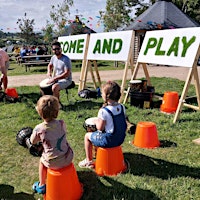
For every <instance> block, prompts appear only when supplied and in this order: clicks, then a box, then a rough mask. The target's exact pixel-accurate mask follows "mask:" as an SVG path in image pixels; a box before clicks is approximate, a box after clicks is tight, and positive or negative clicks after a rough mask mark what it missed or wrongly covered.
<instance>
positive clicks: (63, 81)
mask: <svg viewBox="0 0 200 200" xmlns="http://www.w3.org/2000/svg"><path fill="white" fill-rule="evenodd" d="M57 83H58V84H59V86H60V89H61V90H63V89H65V88H67V87H68V86H69V85H71V83H72V81H70V80H66V79H61V80H59V81H58V82H57Z"/></svg>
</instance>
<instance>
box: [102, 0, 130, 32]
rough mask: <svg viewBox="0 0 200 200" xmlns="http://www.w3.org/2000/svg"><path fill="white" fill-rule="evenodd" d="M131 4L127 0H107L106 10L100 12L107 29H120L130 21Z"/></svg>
mask: <svg viewBox="0 0 200 200" xmlns="http://www.w3.org/2000/svg"><path fill="white" fill-rule="evenodd" d="M130 13H131V9H130V6H129V4H128V2H127V1H126V0H107V2H106V11H105V13H104V12H100V15H101V17H102V18H103V21H104V24H105V31H113V30H118V28H119V27H122V26H124V25H128V24H129V21H130V16H129V14H130Z"/></svg>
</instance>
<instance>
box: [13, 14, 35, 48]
mask: <svg viewBox="0 0 200 200" xmlns="http://www.w3.org/2000/svg"><path fill="white" fill-rule="evenodd" d="M17 24H18V26H19V29H20V31H21V33H20V36H21V38H23V39H24V40H25V41H26V43H27V44H28V43H29V44H31V42H32V41H33V40H34V37H35V33H34V31H33V29H34V25H35V20H34V19H28V18H27V14H26V13H24V17H22V18H21V19H18V20H17Z"/></svg>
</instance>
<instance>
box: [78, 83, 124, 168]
mask: <svg viewBox="0 0 200 200" xmlns="http://www.w3.org/2000/svg"><path fill="white" fill-rule="evenodd" d="M120 90H121V88H120V86H119V85H118V84H117V83H116V82H113V81H108V82H107V83H105V84H104V85H103V86H102V98H103V100H104V105H103V106H102V108H101V109H100V110H99V112H98V116H97V117H98V118H97V119H96V120H95V121H94V123H95V125H96V128H97V131H95V132H88V133H86V134H85V138H84V144H85V153H86V158H85V159H84V160H83V161H81V162H79V164H78V165H79V167H81V168H93V167H94V163H93V158H92V157H93V156H92V147H93V145H94V146H96V147H105V148H111V147H116V146H119V145H121V144H122V143H123V142H124V139H125V136H126V128H127V124H126V119H125V107H124V106H123V105H122V104H120V103H118V101H119V99H120V96H121V92H120Z"/></svg>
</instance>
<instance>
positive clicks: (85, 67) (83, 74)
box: [79, 31, 135, 93]
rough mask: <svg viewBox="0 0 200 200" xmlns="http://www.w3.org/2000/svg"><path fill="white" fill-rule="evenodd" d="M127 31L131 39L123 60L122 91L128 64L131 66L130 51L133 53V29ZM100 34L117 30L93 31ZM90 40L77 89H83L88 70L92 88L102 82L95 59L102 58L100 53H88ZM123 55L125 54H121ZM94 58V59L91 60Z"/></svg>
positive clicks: (122, 90)
mask: <svg viewBox="0 0 200 200" xmlns="http://www.w3.org/2000/svg"><path fill="white" fill-rule="evenodd" d="M127 32H130V33H131V39H130V43H129V44H128V45H129V47H128V50H127V52H128V53H127V54H128V55H127V58H126V59H125V60H123V61H124V62H125V67H124V74H123V78H122V80H123V81H122V84H121V92H122V93H123V92H124V87H125V81H124V80H125V79H126V77H127V72H128V66H129V65H130V66H131V68H133V61H132V53H133V46H134V37H135V32H134V31H127ZM101 34H104V35H105V36H107V35H110V34H115V35H117V34H118V32H114V33H111V32H109V33H100V34H97V33H95V36H96V37H98V36H99V37H101ZM91 35H92V34H91ZM91 35H90V37H91ZM118 35H120V34H118ZM118 37H119V36H118ZM89 40H90V42H91V43H92V44H93V43H94V42H93V41H91V39H89ZM90 42H89V43H88V44H87V47H86V48H87V58H86V59H85V63H84V64H83V65H82V69H81V76H80V84H79V91H80V90H83V89H84V88H85V87H86V83H87V74H88V71H89V72H90V73H91V77H92V80H93V83H94V88H97V87H100V86H101V84H102V82H101V78H100V75H99V71H98V66H97V60H102V59H103V58H102V55H97V56H96V57H95V55H88V54H89V53H88V51H90V52H91V50H88V49H89V44H90ZM126 46H127V45H126ZM123 56H126V55H123ZM91 58H92V59H91ZM94 58H96V60H93V59H94ZM103 60H104V59H103ZM105 60H109V59H106V58H105ZM111 60H114V61H120V60H117V59H116V58H115V59H114V58H113V59H111ZM92 63H93V65H94V70H95V73H96V79H97V81H96V80H95V75H94V72H93V69H92Z"/></svg>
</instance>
